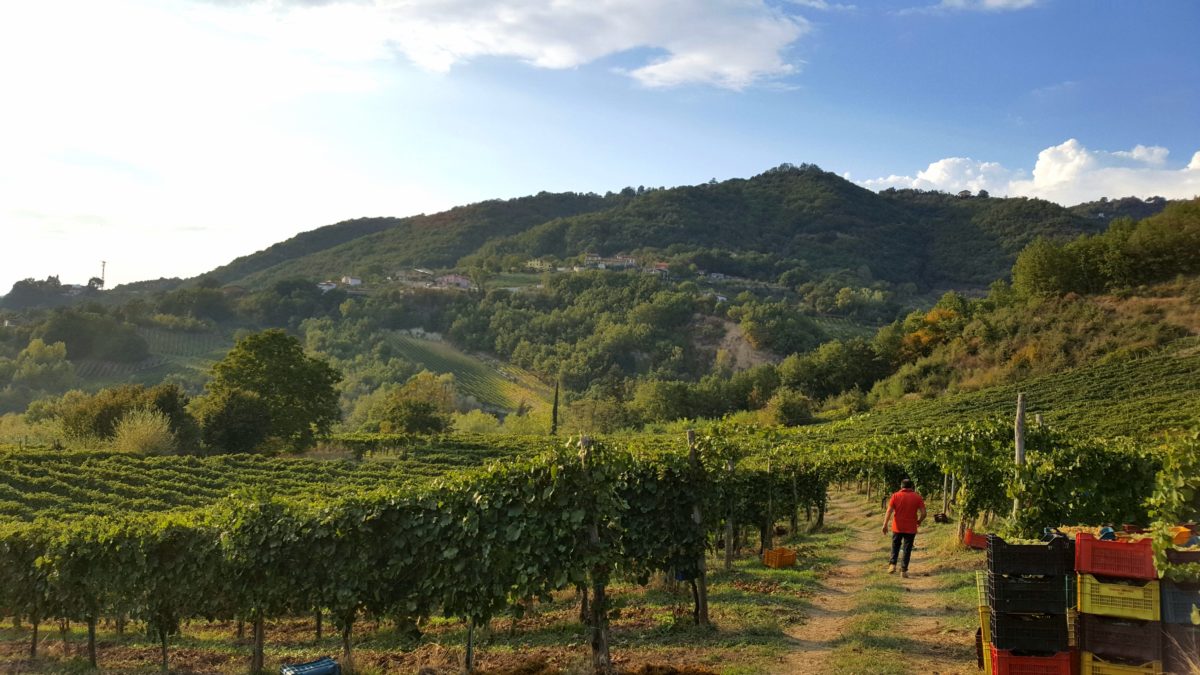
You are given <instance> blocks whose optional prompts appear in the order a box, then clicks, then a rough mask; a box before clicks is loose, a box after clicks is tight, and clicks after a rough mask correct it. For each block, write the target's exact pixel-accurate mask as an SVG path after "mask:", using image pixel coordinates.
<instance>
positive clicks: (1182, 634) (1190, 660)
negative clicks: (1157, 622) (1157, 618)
mask: <svg viewBox="0 0 1200 675" xmlns="http://www.w3.org/2000/svg"><path fill="white" fill-rule="evenodd" d="M1166 557H1167V563H1168V564H1170V565H1187V564H1194V563H1200V551H1195V550H1193V551H1176V550H1168V551H1167V552H1166ZM1160 583H1161V584H1162V628H1163V643H1162V651H1163V669H1164V670H1165V671H1166V672H1168V673H1177V674H1178V675H1189V674H1190V673H1194V672H1197V671H1200V584H1195V583H1184V582H1175V581H1170V580H1167V579H1164V580H1162V582H1160Z"/></svg>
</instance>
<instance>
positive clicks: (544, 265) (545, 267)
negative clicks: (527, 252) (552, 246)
mask: <svg viewBox="0 0 1200 675" xmlns="http://www.w3.org/2000/svg"><path fill="white" fill-rule="evenodd" d="M525 267H528V268H529V269H531V270H533V271H535V272H552V271H554V263H552V262H550V261H548V260H530V261H529V262H527V263H525Z"/></svg>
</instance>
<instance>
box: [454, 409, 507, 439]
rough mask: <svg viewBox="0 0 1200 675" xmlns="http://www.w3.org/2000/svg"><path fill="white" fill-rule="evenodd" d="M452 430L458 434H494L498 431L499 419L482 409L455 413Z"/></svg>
mask: <svg viewBox="0 0 1200 675" xmlns="http://www.w3.org/2000/svg"><path fill="white" fill-rule="evenodd" d="M453 419H454V431H455V432H457V433H460V434H494V433H498V432H499V431H500V420H498V419H496V416H495V415H489V414H488V413H485V412H484V411H482V410H472V411H470V412H466V413H455V414H454V415H453Z"/></svg>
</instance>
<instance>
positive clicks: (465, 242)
mask: <svg viewBox="0 0 1200 675" xmlns="http://www.w3.org/2000/svg"><path fill="white" fill-rule="evenodd" d="M615 201H617V198H608V199H606V198H603V197H600V196H597V195H591V194H575V193H570V192H567V193H561V194H553V193H549V192H542V193H539V194H537V195H534V196H531V197H521V198H519V199H509V200H503V201H502V200H491V201H486V202H480V203H478V204H471V205H468V206H460V207H456V208H453V209H450V210H449V211H444V212H442V213H436V214H433V215H418V216H412V217H408V218H371V219H359V220H353V221H347V222H345V223H339V224H337V225H331V226H329V227H324V228H320V229H318V230H313V231H312V232H305V233H304V234H301V235H297V236H296V237H293V238H291V239H289V240H287V241H285V242H282V243H280V244H276V245H274V246H272V247H270V248H268V249H266V250H264V251H259V252H258V253H255V254H252V255H249V256H245V257H242V258H238V259H237V260H235V261H233V262H232V263H230V264H229V265H225V266H223V267H218V268H217V269H215V270H213V271H212V272H211V274H212V275H213V276H215V277H216V278H218V279H220V280H221V281H222V282H224V283H236V284H243V285H250V286H262V285H266V284H269V283H271V282H272V281H277V280H280V279H287V278H293V277H303V278H308V279H318V278H321V279H323V278H339V277H341V276H343V275H353V276H358V277H363V278H369V279H371V278H379V277H383V276H387V275H390V274H393V273H394V272H396V271H397V270H399V269H402V268H404V267H412V266H427V267H435V268H436V267H445V266H449V265H453V264H454V262H455V261H457V260H458V259H459V258H461V257H463V256H465V255H467V254H469V253H471V252H472V251H474V250H475V249H477V248H478V247H479V246H481V245H482V244H483V243H484V242H485V241H487V240H488V239H491V238H493V237H501V236H505V235H509V234H515V233H517V232H522V231H524V230H526V229H528V228H530V227H533V226H534V225H537V224H538V223H543V222H545V221H547V220H552V219H554V218H560V217H563V216H572V215H576V214H579V213H586V212H588V211H594V210H597V209H600V208H605V207H606V206H609V205H611V204H612V203H614V202H615Z"/></svg>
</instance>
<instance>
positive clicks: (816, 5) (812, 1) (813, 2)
mask: <svg viewBox="0 0 1200 675" xmlns="http://www.w3.org/2000/svg"><path fill="white" fill-rule="evenodd" d="M788 1H789V2H791V3H792V4H793V5H800V6H801V7H808V8H809V9H819V10H822V11H826V12H828V11H835V10H836V11H844V10H852V9H858V6H857V5H843V4H841V3H837V2H828V1H827V0H788Z"/></svg>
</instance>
